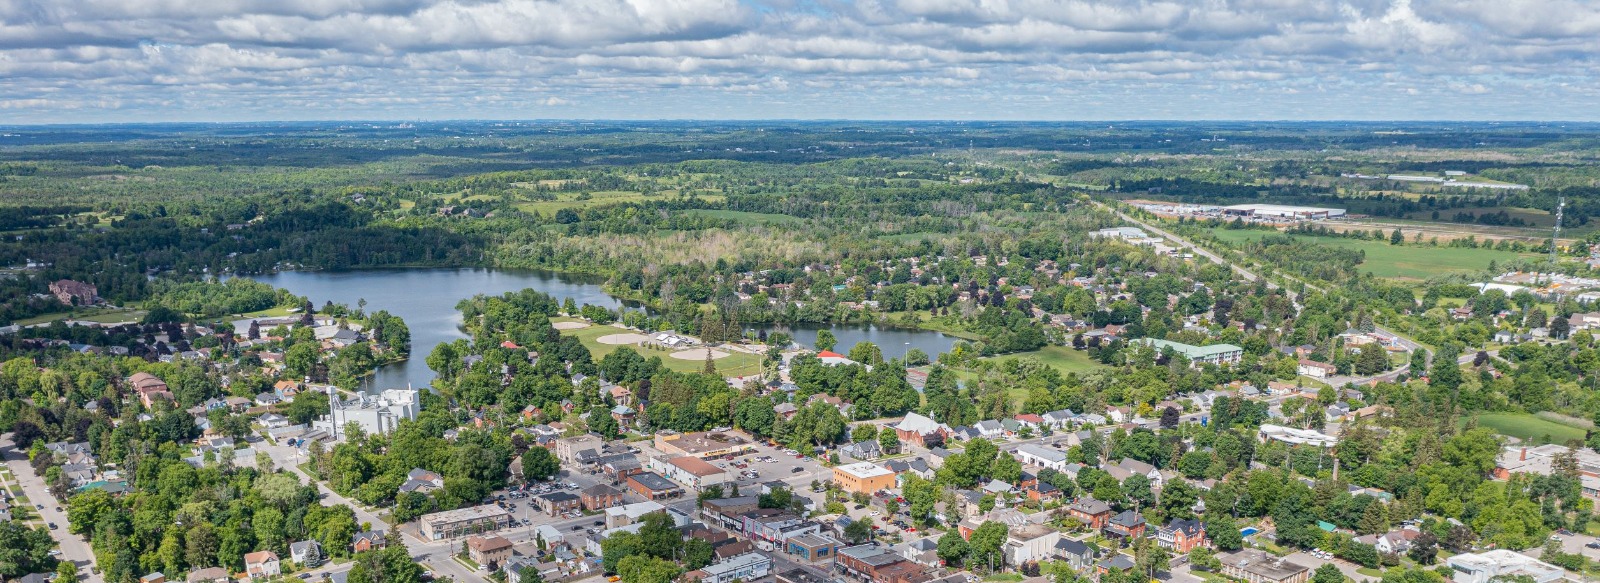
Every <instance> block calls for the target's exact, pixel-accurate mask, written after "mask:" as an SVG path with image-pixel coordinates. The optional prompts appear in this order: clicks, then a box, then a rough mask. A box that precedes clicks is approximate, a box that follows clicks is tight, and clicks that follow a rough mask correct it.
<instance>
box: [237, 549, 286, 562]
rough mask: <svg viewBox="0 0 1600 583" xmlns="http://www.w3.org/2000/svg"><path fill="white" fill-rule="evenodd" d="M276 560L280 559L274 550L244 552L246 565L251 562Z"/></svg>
mask: <svg viewBox="0 0 1600 583" xmlns="http://www.w3.org/2000/svg"><path fill="white" fill-rule="evenodd" d="M276 560H278V554H277V553H274V552H272V551H256V552H253V553H245V554H244V563H245V564H246V565H248V564H251V563H265V562H267V561H276Z"/></svg>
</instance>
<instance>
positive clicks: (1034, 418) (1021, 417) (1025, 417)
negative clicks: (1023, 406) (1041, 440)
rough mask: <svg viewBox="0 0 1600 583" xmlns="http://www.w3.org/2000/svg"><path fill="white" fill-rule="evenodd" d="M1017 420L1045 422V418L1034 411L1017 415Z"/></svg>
mask: <svg viewBox="0 0 1600 583" xmlns="http://www.w3.org/2000/svg"><path fill="white" fill-rule="evenodd" d="M1017 421H1027V422H1029V423H1044V418H1043V417H1040V416H1038V415H1034V414H1033V413H1023V414H1021V415H1018V416H1017Z"/></svg>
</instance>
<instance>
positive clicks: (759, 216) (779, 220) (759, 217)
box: [679, 209, 801, 225]
mask: <svg viewBox="0 0 1600 583" xmlns="http://www.w3.org/2000/svg"><path fill="white" fill-rule="evenodd" d="M679 212H680V213H682V214H685V215H690V216H696V217H711V218H714V219H726V220H732V221H737V222H738V223H739V224H741V225H774V224H777V225H787V224H793V223H798V222H800V221H801V219H800V217H791V216H789V215H780V214H776V213H751V212H745V211H719V210H708V209H690V210H686V211H679Z"/></svg>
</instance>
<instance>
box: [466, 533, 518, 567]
mask: <svg viewBox="0 0 1600 583" xmlns="http://www.w3.org/2000/svg"><path fill="white" fill-rule="evenodd" d="M467 558H470V559H472V562H474V563H477V564H479V565H483V566H484V567H487V568H488V569H489V570H491V571H493V570H495V569H498V568H499V566H500V564H501V563H503V562H505V560H506V559H509V558H511V541H508V540H506V539H504V538H502V537H498V536H469V537H467Z"/></svg>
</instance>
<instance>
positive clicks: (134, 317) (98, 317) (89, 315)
mask: <svg viewBox="0 0 1600 583" xmlns="http://www.w3.org/2000/svg"><path fill="white" fill-rule="evenodd" d="M143 318H144V310H128V309H120V310H118V309H110V308H78V309H77V310H74V311H71V312H54V313H50V314H43V315H39V316H34V317H32V318H26V319H22V320H17V321H16V324H17V325H19V326H32V325H34V324H43V323H45V322H53V321H56V320H67V319H73V320H84V321H88V322H100V323H102V324H104V323H112V322H137V321H139V320H141V319H143Z"/></svg>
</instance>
